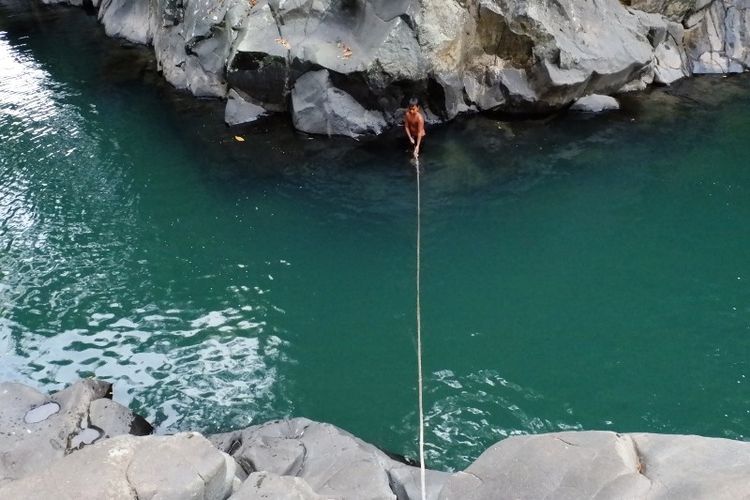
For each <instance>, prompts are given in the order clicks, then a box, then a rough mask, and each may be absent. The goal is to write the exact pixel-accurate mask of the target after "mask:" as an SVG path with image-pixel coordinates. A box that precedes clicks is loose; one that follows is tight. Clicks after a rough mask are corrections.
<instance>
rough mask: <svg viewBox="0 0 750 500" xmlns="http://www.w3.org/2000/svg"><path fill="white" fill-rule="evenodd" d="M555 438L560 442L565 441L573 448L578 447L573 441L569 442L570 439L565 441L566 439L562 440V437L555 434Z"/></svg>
mask: <svg viewBox="0 0 750 500" xmlns="http://www.w3.org/2000/svg"><path fill="white" fill-rule="evenodd" d="M555 439H556V440H557V441H560V442H561V443H565V444H567V445H568V446H573V447H574V448H578V447H579V445H577V444H575V443H571V442H570V441H566V440H564V439H562V438H560V437H557V436H555Z"/></svg>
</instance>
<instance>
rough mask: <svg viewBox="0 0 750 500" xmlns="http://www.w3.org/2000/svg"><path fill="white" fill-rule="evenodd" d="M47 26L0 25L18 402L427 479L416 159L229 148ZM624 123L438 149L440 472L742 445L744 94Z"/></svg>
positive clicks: (50, 18)
mask: <svg viewBox="0 0 750 500" xmlns="http://www.w3.org/2000/svg"><path fill="white" fill-rule="evenodd" d="M35 5H36V4H35V3H32V2H25V1H15V2H14V1H8V0H5V1H2V2H0V356H1V357H0V380H20V381H23V382H26V383H30V384H32V385H34V386H36V387H39V388H40V389H43V390H55V389H58V388H61V387H63V386H64V385H65V384H66V383H69V382H71V381H72V380H74V379H76V378H78V377H88V376H97V377H100V378H103V379H107V380H110V381H113V382H114V383H115V398H116V399H118V400H119V401H122V402H124V403H125V404H128V405H130V407H131V408H132V409H133V410H135V411H137V412H140V413H142V414H144V415H145V416H146V417H147V418H149V419H151V420H152V421H154V422H155V423H156V424H157V426H158V430H159V431H160V432H171V431H176V430H182V429H194V430H199V431H204V432H214V431H220V430H227V429H229V428H237V427H241V426H246V425H250V424H253V423H258V422H262V421H265V420H269V419H274V418H280V417H286V416H306V417H309V418H312V419H317V420H323V421H328V422H331V423H334V424H336V425H338V426H341V427H343V428H345V429H347V430H349V431H351V432H353V433H355V434H357V435H358V436H360V437H362V438H363V439H365V440H367V441H370V442H372V443H375V444H377V445H378V446H380V447H382V448H384V449H387V450H389V451H392V452H395V453H401V454H406V455H408V456H412V457H413V456H415V453H416V436H417V421H416V401H417V397H416V392H415V386H416V383H415V376H416V361H415V341H414V333H415V321H414V307H415V297H414V272H415V268H414V252H415V201H416V194H415V187H416V183H415V180H416V179H415V174H414V171H413V169H412V168H411V167H410V165H409V163H408V161H407V157H406V153H405V152H404V151H403V150H402V147H401V146H400V145H399V144H400V143H399V142H398V134H397V133H395V132H394V133H393V134H391V135H386V136H385V137H382V138H379V139H377V140H371V139H367V140H361V141H359V142H356V141H352V140H348V139H328V138H318V137H316V138H312V137H306V136H304V135H301V134H296V133H294V131H293V130H292V129H291V127H290V126H289V125H288V124H287V123H286V119H285V118H276V119H272V120H270V121H269V122H266V123H263V124H261V125H259V126H255V127H251V128H244V129H237V130H230V129H228V128H226V127H225V126H224V125H223V123H222V113H223V110H222V105H221V103H219V102H216V101H210V100H208V101H205V100H197V99H194V98H192V97H190V96H186V95H183V94H181V93H179V92H176V91H174V90H173V89H171V88H170V87H169V86H168V85H167V84H165V83H164V82H163V81H162V79H161V77H160V75H158V73H156V71H155V65H154V62H153V61H152V59H151V57H150V55H149V52H148V50H145V49H142V48H139V47H133V46H130V45H128V44H124V43H122V42H118V41H115V40H110V39H107V38H106V37H105V36H104V34H103V32H102V30H101V28H100V27H99V25H98V24H97V22H96V20H95V18H93V17H89V16H86V14H85V13H84V12H83V11H82V10H80V9H67V8H54V9H52V8H41V7H38V6H35ZM623 102H624V109H623V111H621V112H619V113H616V114H611V115H608V116H599V117H575V116H572V115H570V114H567V115H565V114H564V115H561V116H558V117H553V118H548V119H545V120H537V121H511V122H501V121H499V118H493V117H473V118H468V119H465V120H458V121H457V122H455V123H453V124H451V125H448V126H443V127H433V128H430V129H429V130H428V137H427V141H426V149H425V155H424V159H423V167H424V173H423V177H422V188H423V193H422V198H423V210H424V213H423V235H422V238H423V263H424V268H423V283H422V284H423V297H422V304H423V327H424V338H425V350H424V356H425V358H424V362H425V373H426V382H425V383H426V394H425V403H426V409H427V443H428V444H427V449H428V465H429V466H431V467H434V468H444V469H459V468H462V467H465V466H466V465H467V464H468V463H470V461H471V460H473V459H474V458H476V457H477V456H478V454H479V453H480V452H481V451H482V450H483V449H484V448H486V447H487V446H489V445H490V444H492V443H494V442H495V441H497V440H500V439H502V438H503V437H506V436H509V435H512V434H518V433H538V432H546V431H554V430H559V429H612V430H617V431H652V432H674V433H698V434H703V435H709V436H723V437H729V438H736V439H747V436H748V435H750V418H749V417H750V392H748V387H749V385H750V379H748V378H746V376H747V375H748V373H749V371H750V366H749V363H750V356H749V355H750V286H749V285H750V258H749V257H750V253H749V252H748V249H749V248H750V230H748V220H750V148H748V138H749V137H750V78H748V77H747V76H737V77H731V78H726V79H723V78H720V77H716V78H713V77H705V78H698V79H695V80H691V81H689V82H684V83H681V84H678V85H676V86H674V87H672V88H668V89H656V90H653V91H651V92H648V93H645V94H642V95H635V96H629V97H626V98H624V99H623ZM236 134H239V135H242V136H243V137H244V138H245V139H246V140H245V142H237V141H235V140H234V139H233V136H234V135H236Z"/></svg>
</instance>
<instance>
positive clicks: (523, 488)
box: [440, 431, 750, 500]
mask: <svg viewBox="0 0 750 500" xmlns="http://www.w3.org/2000/svg"><path fill="white" fill-rule="evenodd" d="M748 492H750V443H743V442H738V441H730V440H727V439H710V438H704V437H699V436H669V435H659V434H615V433H613V432H595V431H591V432H562V433H556V434H542V435H538V436H518V437H511V438H508V439H506V440H504V441H501V442H499V443H498V444H496V445H494V446H493V447H491V448H490V449H488V450H487V451H485V452H484V453H483V454H482V455H481V456H480V457H479V458H478V459H477V461H476V462H474V463H473V464H472V465H470V466H469V467H468V468H467V469H466V471H464V472H459V473H457V474H455V475H454V476H453V477H452V478H451V479H450V480H449V481H448V483H447V484H446V485H445V487H444V488H443V491H442V493H441V494H440V498H441V499H444V500H449V499H463V500H478V499H489V498H496V499H504V498H508V499H510V498H513V499H529V500H531V499H538V498H555V499H559V500H567V499H570V500H581V499H587V498H591V499H593V498H602V499H605V498H638V499H657V498H673V499H675V500H677V499H683V500H684V499H706V500H708V499H714V500H720V499H727V500H729V499H738V498H747V494H748Z"/></svg>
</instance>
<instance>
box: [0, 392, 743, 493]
mask: <svg viewBox="0 0 750 500" xmlns="http://www.w3.org/2000/svg"><path fill="white" fill-rule="evenodd" d="M111 389H112V387H111V385H110V384H108V383H106V382H102V381H98V380H81V381H78V382H76V383H75V384H73V385H71V386H70V387H68V388H66V389H65V390H62V391H60V392H57V393H55V394H52V395H50V396H47V395H44V394H42V393H40V392H38V391H36V390H34V389H32V388H30V387H27V386H25V385H22V384H17V383H3V384H0V498H3V499H6V498H7V499H16V498H18V499H48V498H62V499H100V498H108V499H129V500H131V499H133V500H135V499H146V498H153V499H157V498H158V499H183V498H184V499H205V500H214V499H216V500H224V499H227V498H231V499H234V500H250V499H253V500H254V499H261V498H273V499H301V500H320V499H331V498H333V499H352V500H365V499H373V500H374V499H384V500H385V499H391V500H392V499H397V500H415V499H418V498H420V492H419V469H418V468H416V467H412V466H410V465H406V464H404V463H402V462H399V461H397V460H394V459H393V458H392V457H390V456H389V455H387V454H386V453H384V452H383V451H381V450H379V449H378V448H376V447H375V446H373V445H371V444H368V443H365V442H364V441H362V440H360V439H358V438H356V437H355V436H353V435H351V434H349V433H348V432H346V431H343V430H341V429H339V428H337V427H335V426H333V425H330V424H325V423H319V422H313V421H311V420H308V419H305V418H295V419H291V420H283V421H275V422H268V423H265V424H262V425H256V426H252V427H248V428H246V429H243V430H239V431H233V432H227V433H223V434H215V435H210V436H207V437H203V436H202V435H200V434H199V433H195V432H187V433H179V434H175V435H171V436H149V435H146V434H149V433H150V432H151V426H150V425H149V424H148V423H147V422H145V420H143V419H142V418H141V417H138V416H137V415H134V414H132V413H131V412H130V411H129V410H128V409H127V408H125V407H123V406H121V405H119V404H118V403H116V402H114V401H112V400H111V399H110V398H111V394H112V392H111ZM86 431H89V433H90V434H91V436H92V437H91V438H89V439H81V437H80V436H81V435H82V434H84V433H86ZM749 491H750V443H746V442H741V441H732V440H728V439H718V438H705V437H700V436H681V435H660V434H645V433H633V434H617V433H614V432H608V431H584V432H560V433H552V434H539V435H529V436H514V437H511V438H508V439H505V440H503V441H500V442H499V443H497V444H495V445H494V446H492V447H490V448H489V449H488V450H487V451H485V452H484V453H483V454H482V455H481V456H480V457H479V458H478V459H477V460H476V461H475V462H474V463H473V464H471V465H470V466H469V467H468V468H467V469H466V470H465V471H462V472H457V473H455V474H451V473H447V472H439V471H432V470H428V471H427V495H426V496H427V498H429V499H432V500H452V499H456V500H458V499H460V500H479V499H506V498H508V499H511V498H512V499H538V498H555V499H571V500H573V499H575V500H583V499H608V498H612V499H616V498H617V499H619V498H637V499H641V498H643V499H667V498H669V499H680V500H683V499H706V500H708V499H710V500H721V499H737V498H747V494H748V492H749Z"/></svg>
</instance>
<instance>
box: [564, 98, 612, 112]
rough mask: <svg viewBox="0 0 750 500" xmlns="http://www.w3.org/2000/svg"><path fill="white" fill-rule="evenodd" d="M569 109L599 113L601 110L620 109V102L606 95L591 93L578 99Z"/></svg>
mask: <svg viewBox="0 0 750 500" xmlns="http://www.w3.org/2000/svg"><path fill="white" fill-rule="evenodd" d="M570 109H571V110H572V111H581V112H585V113H601V112H602V111H612V110H617V109H620V103H619V102H617V99H615V98H614V97H610V96H608V95H597V94H592V95H587V96H586V97H581V98H580V99H578V100H577V101H576V102H574V103H573V105H572V106H571V107H570Z"/></svg>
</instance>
